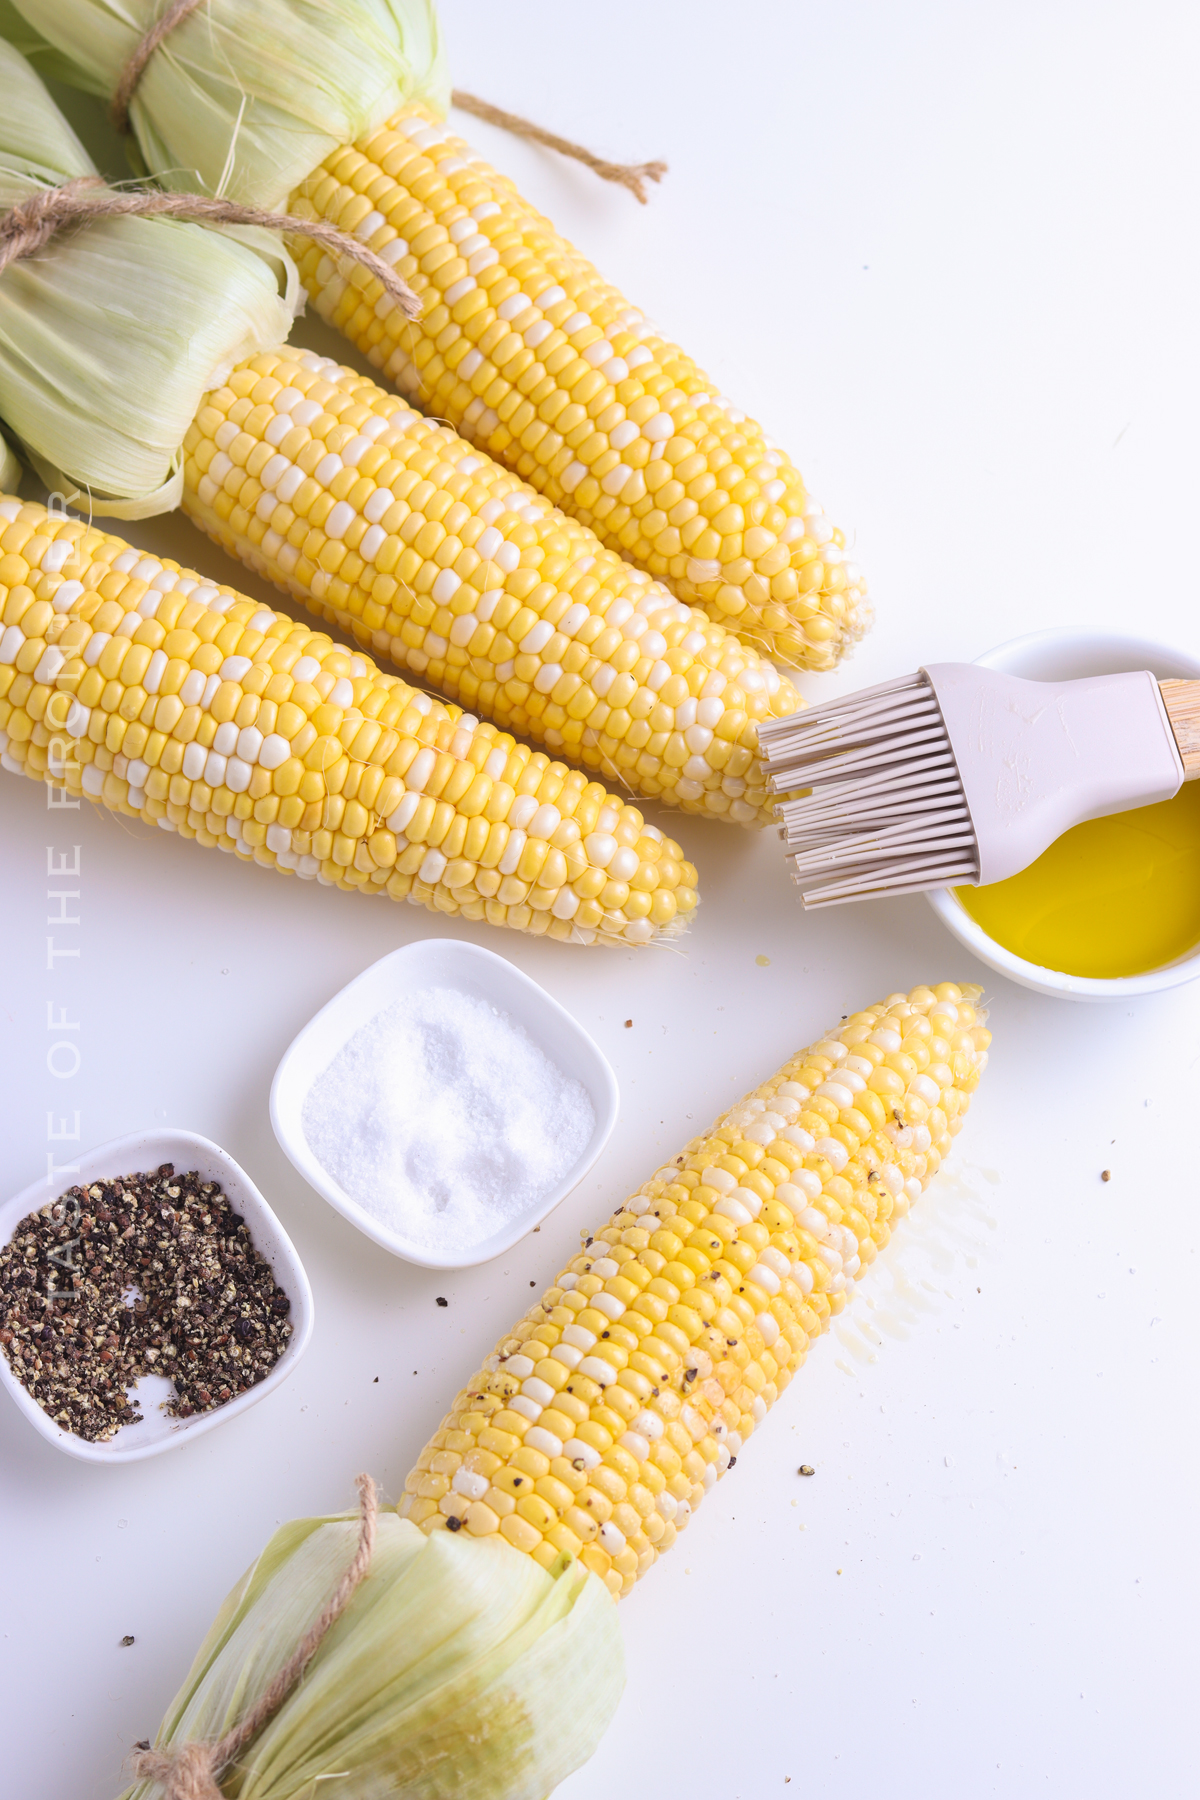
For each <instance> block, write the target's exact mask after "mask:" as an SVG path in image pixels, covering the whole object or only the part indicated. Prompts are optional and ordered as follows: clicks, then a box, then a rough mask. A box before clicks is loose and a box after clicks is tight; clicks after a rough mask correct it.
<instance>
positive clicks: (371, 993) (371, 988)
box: [271, 938, 620, 1269]
mask: <svg viewBox="0 0 1200 1800" xmlns="http://www.w3.org/2000/svg"><path fill="white" fill-rule="evenodd" d="M428 987H451V988H457V989H458V990H459V991H460V992H462V993H466V994H471V995H474V996H477V997H478V998H479V999H482V1000H486V1001H487V1002H488V1003H489V1005H491V1006H494V1007H497V1008H498V1009H499V1010H500V1011H502V1012H506V1013H508V1014H509V1016H510V1017H511V1018H512V1019H513V1020H514V1021H515V1022H516V1023H517V1024H518V1025H520V1026H521V1027H522V1029H523V1030H524V1031H526V1032H527V1033H528V1034H529V1036H530V1037H531V1038H532V1039H533V1041H534V1043H536V1044H537V1045H538V1046H539V1047H540V1048H541V1049H542V1050H543V1051H544V1052H545V1054H546V1055H547V1056H548V1057H549V1058H550V1060H551V1061H552V1062H555V1063H557V1064H558V1066H559V1068H560V1069H564V1070H565V1071H566V1073H567V1074H568V1075H572V1076H574V1078H575V1080H576V1081H579V1082H581V1083H582V1084H583V1086H584V1087H585V1088H586V1089H587V1092H588V1097H589V1098H590V1100H591V1102H592V1109H593V1111H594V1112H595V1115H596V1125H595V1129H594V1130H593V1132H592V1135H591V1137H590V1138H589V1139H588V1142H587V1144H586V1146H585V1147H584V1150H583V1153H582V1155H581V1156H580V1157H579V1159H578V1161H577V1162H576V1163H575V1164H574V1165H573V1167H572V1168H570V1169H569V1170H568V1171H567V1173H566V1175H565V1176H564V1177H563V1179H562V1181H560V1182H559V1184H558V1185H557V1187H555V1188H553V1189H551V1190H550V1191H549V1192H548V1193H545V1194H543V1195H541V1196H540V1197H539V1198H538V1199H537V1200H536V1201H534V1203H533V1205H532V1206H529V1207H527V1208H526V1210H525V1211H524V1212H522V1213H519V1214H517V1216H516V1217H515V1218H513V1219H512V1220H510V1221H509V1223H508V1224H507V1225H505V1226H503V1227H502V1228H501V1229H500V1230H499V1231H497V1232H494V1233H493V1234H492V1236H491V1237H488V1238H483V1239H481V1240H480V1241H479V1242H477V1243H475V1244H472V1245H471V1246H470V1247H469V1248H468V1249H466V1250H464V1251H463V1252H462V1253H461V1254H460V1255H458V1256H437V1255H431V1254H430V1252H429V1250H428V1249H427V1248H424V1247H422V1246H421V1245H420V1244H416V1243H412V1242H410V1241H409V1240H408V1239H407V1238H405V1237H403V1236H402V1235H401V1234H400V1233H398V1232H394V1231H389V1230H388V1228H387V1226H386V1225H381V1224H380V1223H379V1221H378V1220H377V1219H373V1218H372V1217H371V1216H370V1214H369V1213H367V1212H366V1211H365V1210H364V1209H363V1208H362V1207H361V1206H359V1205H358V1203H357V1201H354V1200H352V1199H351V1198H350V1196H349V1195H348V1194H347V1193H346V1192H345V1191H344V1189H343V1188H342V1187H341V1186H340V1185H339V1183H338V1182H336V1181H335V1180H334V1179H333V1177H332V1176H331V1175H330V1174H329V1173H328V1171H327V1170H326V1169H324V1168H322V1166H321V1164H320V1163H319V1162H318V1161H317V1159H316V1157H315V1156H314V1155H313V1153H312V1151H311V1150H310V1149H309V1146H308V1140H307V1138H306V1137H305V1135H304V1126H303V1118H302V1115H303V1112H304V1102H305V1101H306V1099H307V1098H308V1093H309V1089H310V1088H311V1087H312V1085H313V1083H314V1082H315V1081H316V1079H317V1077H318V1076H319V1075H322V1074H324V1072H325V1070H326V1069H327V1068H328V1067H329V1065H330V1063H331V1062H332V1061H333V1059H334V1057H335V1056H336V1055H337V1054H338V1051H339V1050H340V1049H341V1048H342V1046H343V1044H345V1043H346V1042H347V1040H348V1039H349V1038H351V1037H353V1036H354V1034H355V1033H356V1032H357V1031H360V1030H361V1029H362V1028H363V1026H364V1025H367V1024H369V1023H370V1021H371V1020H372V1019H373V1018H375V1017H376V1015H377V1014H378V1013H381V1012H383V1011H384V1010H385V1008H387V1007H389V1006H393V1005H395V1003H396V1002H397V1001H398V1000H402V999H403V998H404V996H405V995H406V994H411V993H414V992H416V991H417V990H418V989H420V988H428ZM619 1103H620V1095H619V1090H618V1088H617V1078H616V1076H615V1075H614V1074H613V1072H612V1069H611V1067H610V1066H609V1064H608V1061H607V1059H606V1058H605V1057H604V1055H603V1054H602V1052H601V1051H600V1049H599V1047H598V1046H597V1045H596V1044H595V1043H593V1041H592V1039H591V1038H590V1037H589V1036H588V1034H587V1032H586V1031H585V1030H584V1029H583V1027H582V1025H580V1024H579V1023H578V1021H577V1020H575V1019H573V1018H572V1017H571V1015H570V1013H569V1012H567V1011H566V1009H565V1008H564V1007H562V1006H560V1005H559V1004H558V1001H557V1000H552V999H551V997H550V995H549V994H547V993H546V991H545V989H544V988H540V987H539V986H538V984H537V982H536V981H531V980H530V979H529V976H528V975H524V974H522V973H521V971H520V969H517V968H514V966H513V964H512V963H510V962H507V961H506V960H505V959H504V957H502V956H497V955H495V954H494V952H493V951H491V950H481V949H480V948H479V947H478V945H476V944H468V943H465V942H463V941H462V940H461V939H459V938H423V939H421V940H420V941H419V942H418V943H415V944H405V945H404V946H403V948H401V949H399V950H393V951H392V953H391V954H390V956H385V957H383V958H381V960H380V961H379V962H377V963H373V964H372V965H371V967H370V968H369V969H364V970H363V972H362V974H361V975H358V976H356V977H355V979H354V980H353V981H352V982H350V983H349V985H348V986H346V987H344V988H343V989H342V990H341V992H340V993H339V994H335V995H334V997H333V999H332V1000H331V1001H330V1002H329V1003H328V1005H327V1006H323V1007H322V1008H321V1011H320V1012H319V1013H317V1014H316V1016H315V1018H312V1019H310V1020H309V1022H308V1024H307V1025H306V1026H305V1027H304V1029H303V1031H301V1032H300V1033H299V1035H298V1036H297V1037H295V1038H294V1039H293V1040H292V1042H291V1044H290V1045H289V1046H288V1048H287V1050H286V1051H285V1052H284V1056H283V1060H282V1062H281V1063H280V1065H279V1067H278V1069H277V1070H276V1071H275V1080H274V1082H273V1083H272V1085H271V1124H272V1125H273V1126H274V1128H275V1136H276V1137H277V1138H278V1139H279V1142H280V1145H281V1147H282V1149H283V1151H284V1154H285V1155H286V1156H287V1157H288V1158H289V1159H290V1160H291V1162H292V1163H294V1164H295V1166H296V1168H297V1169H298V1170H299V1171H300V1173H301V1175H303V1177H304V1179H305V1181H307V1182H308V1184H309V1186H310V1187H313V1188H315V1189H316V1191H317V1193H318V1194H320V1195H321V1196H322V1197H323V1198H324V1199H326V1200H328V1202H329V1204H330V1206H333V1207H336V1208H337V1210H338V1212H340V1213H341V1214H342V1216H343V1218H346V1219H349V1221H350V1223H351V1224H352V1225H356V1226H357V1227H358V1229H359V1230H360V1231H361V1232H363V1233H365V1235H366V1236H367V1237H369V1238H372V1239H373V1240H374V1242H375V1243H377V1244H381V1245H382V1246H383V1248H384V1249H385V1250H390V1251H391V1253H392V1255H393V1256H401V1257H403V1258H404V1260H405V1262H411V1263H418V1264H420V1266H421V1267H422V1268H425V1269H469V1268H471V1267H473V1266H474V1265H475V1264H476V1263H482V1262H488V1261H490V1260H491V1258H492V1257H493V1256H500V1255H502V1254H503V1252H504V1251H505V1250H508V1249H511V1247H512V1245H513V1244H515V1243H517V1242H518V1240H519V1239H520V1238H523V1237H524V1236H525V1233H526V1232H527V1231H532V1230H533V1227H534V1226H535V1225H540V1224H541V1222H542V1220H543V1219H544V1218H545V1217H546V1215H547V1214H548V1213H550V1212H553V1210H554V1208H555V1207H556V1206H557V1205H558V1203H559V1201H560V1200H562V1199H564V1198H565V1197H566V1195H567V1194H569V1193H570V1191H571V1189H572V1188H573V1187H576V1186H577V1185H578V1183H579V1182H581V1181H582V1180H583V1177H584V1176H585V1175H586V1174H587V1172H588V1170H589V1169H590V1168H591V1167H592V1165H593V1164H594V1163H595V1161H596V1158H597V1157H598V1156H599V1155H600V1152H601V1151H602V1150H603V1148H604V1146H605V1144H606V1143H607V1142H608V1139H609V1135H610V1133H611V1132H612V1128H613V1126H614V1125H615V1124H616V1122H617V1109H618V1106H619Z"/></svg>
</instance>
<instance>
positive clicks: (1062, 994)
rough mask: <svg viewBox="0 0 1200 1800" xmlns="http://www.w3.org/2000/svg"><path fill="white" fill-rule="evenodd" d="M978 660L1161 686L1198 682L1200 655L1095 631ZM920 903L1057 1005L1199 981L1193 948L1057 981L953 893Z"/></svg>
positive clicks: (1043, 634)
mask: <svg viewBox="0 0 1200 1800" xmlns="http://www.w3.org/2000/svg"><path fill="white" fill-rule="evenodd" d="M977 661H978V662H979V663H980V664H981V665H982V666H983V667H984V668H988V669H1001V670H1003V672H1004V673H1005V674H1006V675H1022V676H1024V677H1025V678H1026V679H1027V680H1029V681H1070V680H1072V679H1074V678H1075V677H1077V676H1079V677H1082V676H1087V675H1120V674H1123V673H1124V672H1125V671H1127V670H1129V669H1149V670H1151V672H1152V673H1153V674H1155V675H1157V676H1158V678H1159V680H1160V681H1165V680H1167V679H1170V678H1172V677H1178V678H1182V679H1185V680H1186V679H1191V678H1195V677H1200V656H1198V655H1196V654H1194V653H1192V652H1189V651H1187V650H1180V649H1178V648H1176V647H1173V646H1172V645H1170V644H1160V643H1158V642H1156V641H1155V640H1154V639H1152V638H1141V637H1133V636H1129V637H1125V636H1120V635H1118V634H1116V633H1109V632H1100V631H1070V630H1064V631H1037V632H1033V633H1031V634H1030V636H1028V637H1019V638H1012V639H1011V640H1010V641H1009V642H1008V643H1007V644H1000V645H998V646H997V647H996V649H994V650H989V651H988V653H987V655H986V656H981V657H978V658H977ZM927 898H928V900H929V904H930V905H931V906H932V908H933V910H934V912H935V913H936V914H937V915H938V918H939V919H940V920H941V921H942V923H943V925H945V926H946V928H947V930H949V931H952V932H953V933H954V936H955V937H956V938H957V939H958V941H959V943H961V944H965V945H966V947H967V949H968V950H970V951H971V953H972V955H974V956H977V957H978V958H979V960H980V962H983V963H986V964H987V966H988V967H989V969H995V970H996V972H997V973H998V974H1000V975H1007V976H1008V978H1009V980H1010V981H1016V982H1019V983H1020V985H1021V986H1022V987H1027V988H1033V989H1034V991H1035V992H1036V993H1039V994H1052V995H1054V996H1056V997H1057V998H1058V999H1061V1000H1126V999H1129V998H1130V997H1131V996H1132V995H1134V994H1152V993H1154V992H1155V991H1156V990H1157V989H1159V988H1168V987H1178V986H1179V985H1180V984H1181V983H1182V982H1185V981H1194V980H1195V979H1196V977H1197V976H1198V975H1200V947H1198V948H1197V949H1195V950H1189V951H1188V952H1187V954H1186V955H1184V956H1181V957H1177V958H1176V960H1175V961H1174V962H1171V963H1166V964H1164V965H1163V967H1162V968H1159V969H1148V970H1147V971H1146V973H1145V974H1143V975H1122V976H1117V977H1114V978H1113V979H1111V980H1098V979H1096V978H1095V977H1092V976H1087V975H1064V974H1062V973H1061V972H1060V971H1059V970H1057V969H1045V968H1042V967H1041V965H1040V964H1038V963H1031V962H1026V961H1025V959H1024V957H1021V956H1016V955H1014V954H1013V952H1012V951H1011V950H1006V949H1005V948H1004V946H1003V944H998V943H997V942H996V940H995V939H994V938H992V937H989V936H988V934H987V932H986V931H985V930H984V929H983V927H982V925H979V924H977V923H976V921H975V920H974V919H973V918H972V917H971V915H970V914H969V913H968V912H967V911H966V909H965V907H964V906H963V905H962V903H961V901H960V900H959V899H958V896H957V895H956V894H955V893H954V890H953V889H952V888H936V889H935V890H934V891H933V892H932V893H931V894H929V895H928V896H927Z"/></svg>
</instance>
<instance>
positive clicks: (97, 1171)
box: [0, 1130, 313, 1463]
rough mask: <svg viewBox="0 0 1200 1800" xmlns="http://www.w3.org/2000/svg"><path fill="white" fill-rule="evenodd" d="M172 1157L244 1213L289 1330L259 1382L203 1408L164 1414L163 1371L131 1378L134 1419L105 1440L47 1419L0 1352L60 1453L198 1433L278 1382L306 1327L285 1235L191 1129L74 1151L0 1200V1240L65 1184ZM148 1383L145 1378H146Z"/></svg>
mask: <svg viewBox="0 0 1200 1800" xmlns="http://www.w3.org/2000/svg"><path fill="white" fill-rule="evenodd" d="M163 1163H174V1165H175V1167H176V1169H177V1170H178V1171H179V1172H180V1173H181V1174H184V1173H187V1172H188V1171H189V1170H192V1169H196V1170H198V1172H199V1173H200V1174H201V1175H202V1176H203V1177H204V1179H205V1180H206V1181H215V1182H219V1183H220V1186H221V1190H222V1192H223V1193H224V1194H225V1197H226V1199H227V1200H228V1201H229V1203H230V1205H231V1206H232V1207H233V1209H234V1211H235V1212H238V1213H240V1214H241V1215H242V1217H243V1218H244V1219H245V1221H246V1224H247V1225H248V1227H249V1229H250V1236H251V1239H252V1241H253V1243H254V1247H255V1249H256V1250H258V1251H259V1252H260V1254H261V1255H262V1256H263V1257H264V1258H265V1260H266V1261H267V1262H268V1263H270V1265H271V1269H272V1271H273V1273H274V1276H275V1280H276V1282H277V1283H278V1284H279V1286H280V1287H281V1288H282V1289H283V1291H284V1293H285V1294H286V1295H287V1297H288V1299H289V1300H290V1301H291V1303H292V1305H291V1312H290V1313H289V1315H288V1316H289V1318H290V1320H291V1326H292V1335H291V1337H290V1338H289V1339H288V1344H287V1348H286V1349H285V1350H284V1352H283V1355H282V1356H281V1357H280V1358H279V1361H278V1362H277V1363H276V1364H275V1367H274V1368H273V1369H272V1370H271V1372H270V1374H269V1375H267V1376H266V1377H265V1378H264V1379H263V1380H262V1381H260V1382H258V1383H257V1384H256V1385H255V1386H254V1387H252V1388H250V1389H249V1391H248V1392H247V1393H244V1394H239V1395H237V1396H236V1398H235V1399H233V1400H227V1401H226V1402H225V1404H224V1406H215V1407H213V1408H212V1409H211V1411H209V1412H202V1413H193V1414H192V1416H191V1418H188V1419H173V1418H170V1417H169V1416H168V1415H167V1414H166V1413H165V1412H163V1411H162V1410H161V1408H160V1405H159V1401H160V1400H161V1398H163V1397H165V1395H166V1393H167V1391H168V1389H169V1382H168V1381H167V1380H166V1378H165V1377H160V1376H151V1377H148V1378H144V1380H143V1381H142V1382H139V1383H138V1384H137V1387H138V1390H139V1395H138V1397H139V1400H140V1402H141V1406H142V1411H143V1415H144V1416H143V1417H142V1419H141V1420H139V1421H138V1423H137V1424H134V1425H123V1426H122V1427H121V1429H120V1430H119V1431H118V1432H117V1433H116V1435H115V1436H114V1437H112V1438H109V1439H108V1441H107V1442H106V1443H102V1444H90V1443H88V1441H87V1439H86V1438H81V1437H77V1436H76V1435H75V1433H74V1432H72V1431H64V1430H63V1428H62V1426H61V1425H57V1424H55V1422H54V1420H53V1419H52V1418H51V1417H50V1415H49V1413H47V1412H45V1411H43V1409H42V1408H41V1407H40V1406H39V1405H38V1403H37V1401H36V1400H35V1399H33V1397H32V1395H30V1394H29V1393H27V1392H26V1390H25V1388H24V1387H22V1385H21V1383H20V1382H19V1381H18V1380H17V1378H16V1376H15V1375H14V1374H13V1371H12V1369H11V1368H10V1367H9V1363H8V1358H7V1357H6V1356H5V1355H3V1353H0V1385H3V1386H4V1387H6V1388H7V1389H8V1392H9V1393H10V1394H11V1395H12V1398H13V1400H14V1402H15V1404H16V1405H17V1407H18V1408H19V1409H20V1411H21V1412H23V1413H24V1414H25V1417H26V1418H27V1419H28V1420H29V1422H30V1424H31V1425H32V1426H33V1427H34V1429H35V1430H36V1431H40V1432H41V1434H42V1436H43V1437H44V1438H47V1439H49V1441H50V1443H52V1444H54V1445H55V1446H56V1447H57V1448H58V1449H59V1450H64V1451H65V1452H66V1454H67V1455H68V1456H77V1457H79V1458H80V1460H81V1461H83V1462H94V1463H127V1462H139V1461H140V1460H141V1459H142V1458H143V1457H146V1456H158V1455H159V1454H161V1452H162V1451H164V1450H173V1449H175V1448H176V1447H177V1446H178V1445H180V1444H182V1443H185V1442H187V1441H188V1440H189V1439H191V1438H193V1437H197V1436H199V1435H200V1434H201V1433H202V1432H206V1431H212V1430H213V1428H214V1427H215V1426H217V1425H221V1424H223V1423H224V1422H225V1420H226V1419H232V1418H235V1417H236V1416H237V1414H239V1413H244V1412H246V1411H247V1410H248V1408H250V1407H251V1406H255V1405H257V1403H258V1402H259V1401H260V1400H263V1399H265V1398H266V1396H267V1395H268V1394H269V1393H270V1392H271V1391H272V1389H274V1388H277V1387H279V1385H280V1384H281V1383H282V1382H284V1381H286V1380H287V1378H288V1376H289V1375H290V1374H291V1372H292V1369H293V1368H294V1367H295V1365H296V1363H297V1362H298V1361H299V1359H300V1357H301V1356H302V1355H303V1354H304V1351H305V1349H306V1347H307V1345H308V1340H309V1338H310V1337H311V1336H312V1328H313V1297H312V1289H311V1287H310V1286H309V1283H308V1276H307V1275H306V1274H305V1273H304V1267H303V1265H302V1263H301V1261H300V1258H299V1257H298V1256H297V1254H296V1251H295V1249H294V1247H293V1245H292V1242H291V1239H290V1238H289V1237H288V1235H287V1233H286V1232H285V1231H284V1229H283V1226H282V1225H281V1224H280V1223H279V1220H278V1219H277V1218H276V1217H275V1214H274V1213H273V1212H272V1211H271V1208H270V1207H269V1206H268V1205H267V1202H266V1201H265V1200H264V1199H263V1197H262V1195H261V1194H260V1193H259V1191H258V1189H257V1188H256V1187H255V1185H254V1183H253V1182H252V1181H251V1179H250V1177H249V1176H248V1175H247V1174H246V1171H245V1170H244V1169H243V1168H242V1167H241V1166H240V1165H239V1164H238V1163H236V1162H234V1160H233V1158H232V1156H230V1155H228V1153H227V1152H226V1151H224V1150H222V1149H221V1147H220V1145H219V1144H214V1143H212V1142H211V1140H210V1139H208V1138H205V1137H200V1136H198V1135H197V1134H196V1133H195V1132H193V1131H171V1130H163V1131H144V1132H135V1133H134V1134H133V1135H132V1136H130V1137H121V1138H113V1139H112V1140H111V1141H110V1142H109V1143H107V1144H100V1145H99V1146H98V1147H97V1148H96V1149H95V1150H89V1151H88V1152H87V1154H86V1155H84V1156H80V1157H79V1158H78V1163H77V1167H78V1173H77V1174H72V1173H70V1172H68V1171H66V1170H64V1171H63V1173H62V1174H61V1175H60V1176H58V1177H56V1178H55V1181H54V1182H53V1184H51V1185H50V1186H48V1185H47V1183H46V1181H45V1180H44V1179H43V1180H41V1181H35V1182H32V1183H31V1184H30V1186H29V1187H27V1188H25V1190H24V1191H23V1192H22V1193H20V1194H17V1195H16V1196H15V1197H14V1198H13V1199H11V1200H8V1201H6V1202H5V1203H4V1205H3V1206H0V1244H6V1243H7V1242H8V1241H9V1239H10V1238H11V1236H12V1234H13V1232H14V1231H15V1230H16V1228H17V1226H18V1225H19V1224H20V1222H21V1220H22V1219H23V1218H25V1217H26V1216H27V1215H28V1214H29V1213H32V1212H37V1211H38V1210H39V1209H40V1208H41V1207H43V1206H45V1205H46V1204H47V1202H48V1201H50V1200H57V1199H58V1197H59V1195H60V1194H64V1193H65V1192H66V1191H67V1189H68V1188H69V1187H75V1186H86V1185H87V1184H88V1183H89V1182H93V1181H101V1180H105V1179H112V1178H113V1177H114V1176H123V1175H132V1174H134V1173H142V1172H144V1171H149V1170H153V1169H157V1168H160V1167H161V1166H162V1164H163ZM74 1167H76V1165H72V1168H74ZM147 1384H149V1385H147Z"/></svg>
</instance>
